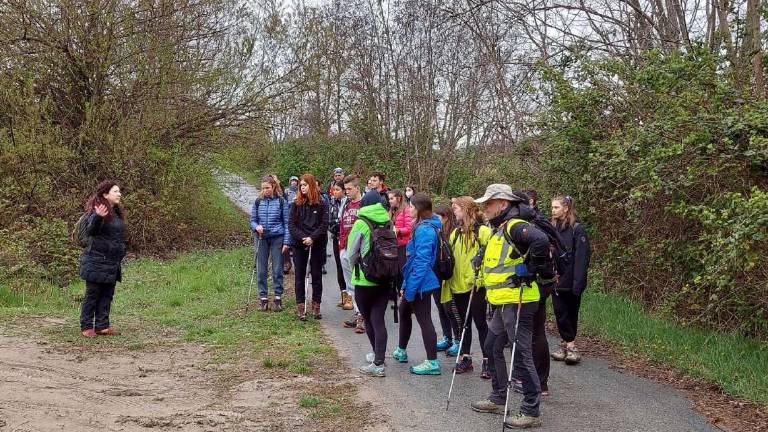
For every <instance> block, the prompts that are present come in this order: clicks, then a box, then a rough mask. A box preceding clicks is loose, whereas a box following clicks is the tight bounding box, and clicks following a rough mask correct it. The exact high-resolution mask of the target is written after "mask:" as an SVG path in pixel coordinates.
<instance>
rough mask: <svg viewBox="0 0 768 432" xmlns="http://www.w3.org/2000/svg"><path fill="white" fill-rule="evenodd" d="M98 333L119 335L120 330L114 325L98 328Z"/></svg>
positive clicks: (101, 334)
mask: <svg viewBox="0 0 768 432" xmlns="http://www.w3.org/2000/svg"><path fill="white" fill-rule="evenodd" d="M96 334H97V335H99V336H117V335H119V334H120V332H119V331H117V330H115V329H114V328H112V327H107V328H105V329H101V330H96Z"/></svg>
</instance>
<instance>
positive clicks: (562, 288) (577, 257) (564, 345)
mask: <svg viewBox="0 0 768 432" xmlns="http://www.w3.org/2000/svg"><path fill="white" fill-rule="evenodd" d="M552 225H554V226H555V227H556V228H557V229H558V230H559V231H560V235H561V236H562V238H563V240H564V241H565V243H566V246H567V247H568V249H569V252H570V261H569V264H568V269H567V270H566V271H565V272H563V274H561V275H560V280H559V281H558V284H557V289H556V291H555V293H554V295H553V296H552V304H553V306H554V309H555V318H556V320H557V330H558V331H559V332H560V337H561V338H562V342H561V344H560V348H558V349H557V350H555V351H554V352H553V353H552V359H554V360H556V361H565V363H566V364H576V363H578V362H580V361H581V354H579V350H578V349H576V330H577V327H578V322H579V307H580V306H581V294H582V293H583V292H584V290H585V289H586V288H587V272H588V271H589V256H590V252H591V251H590V249H589V239H588V238H587V233H586V231H585V230H584V226H583V225H581V224H580V223H579V222H577V221H576V210H575V208H574V202H573V198H571V197H569V196H556V197H554V198H553V199H552Z"/></svg>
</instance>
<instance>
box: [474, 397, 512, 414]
mask: <svg viewBox="0 0 768 432" xmlns="http://www.w3.org/2000/svg"><path fill="white" fill-rule="evenodd" d="M471 406H472V410H473V411H477V412H481V413H489V414H499V415H504V404H497V403H493V402H492V401H490V400H489V399H485V400H481V401H477V402H472V405H471Z"/></svg>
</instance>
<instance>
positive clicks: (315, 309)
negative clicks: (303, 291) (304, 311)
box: [312, 301, 323, 319]
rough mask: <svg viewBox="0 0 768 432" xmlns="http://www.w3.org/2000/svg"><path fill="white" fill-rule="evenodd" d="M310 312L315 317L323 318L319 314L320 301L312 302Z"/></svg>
mask: <svg viewBox="0 0 768 432" xmlns="http://www.w3.org/2000/svg"><path fill="white" fill-rule="evenodd" d="M312 314H313V315H314V317H315V319H323V315H321V314H320V302H315V301H313V302H312Z"/></svg>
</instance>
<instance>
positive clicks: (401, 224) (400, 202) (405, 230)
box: [388, 189, 413, 290]
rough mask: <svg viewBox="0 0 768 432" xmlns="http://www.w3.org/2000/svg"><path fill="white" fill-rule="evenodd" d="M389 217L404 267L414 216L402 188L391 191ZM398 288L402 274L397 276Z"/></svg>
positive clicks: (398, 254)
mask: <svg viewBox="0 0 768 432" xmlns="http://www.w3.org/2000/svg"><path fill="white" fill-rule="evenodd" d="M388 195H389V217H390V219H391V220H392V226H393V229H394V230H395V236H397V258H398V262H399V264H400V268H401V269H402V268H403V266H405V246H406V245H407V244H408V240H410V239H411V232H412V231H413V216H411V211H410V208H409V206H408V205H406V203H405V194H404V193H403V191H401V190H400V189H395V190H393V191H391V192H389V194H388ZM396 283H397V289H398V290H399V289H400V288H401V287H402V285H403V278H402V276H400V277H398V278H397V282H396Z"/></svg>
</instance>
